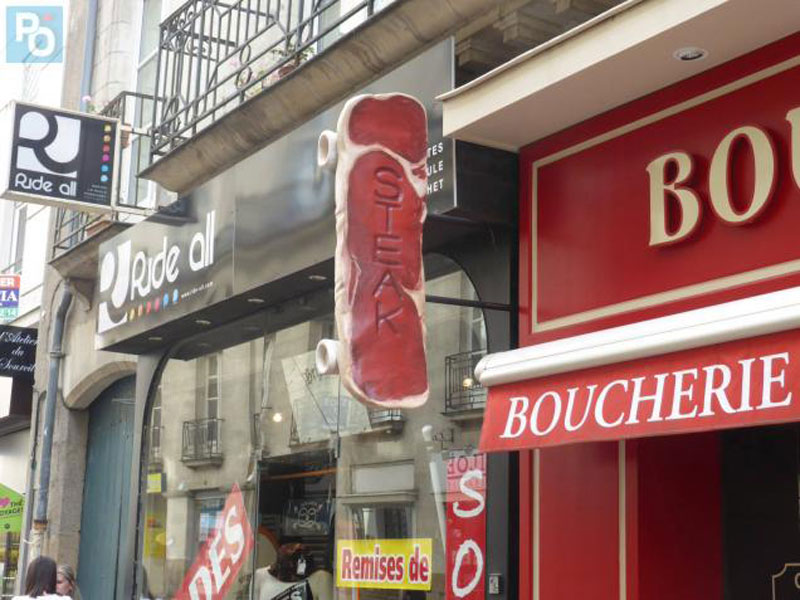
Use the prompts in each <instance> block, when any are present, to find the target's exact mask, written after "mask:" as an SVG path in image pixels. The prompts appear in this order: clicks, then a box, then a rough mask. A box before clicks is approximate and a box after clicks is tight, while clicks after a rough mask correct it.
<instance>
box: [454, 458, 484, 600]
mask: <svg viewBox="0 0 800 600" xmlns="http://www.w3.org/2000/svg"><path fill="white" fill-rule="evenodd" d="M446 552H447V557H446V572H445V573H446V586H447V587H446V590H447V593H446V599H447V600H478V599H480V598H483V597H484V574H485V565H486V560H485V558H486V455H485V454H475V455H472V456H458V457H455V458H451V459H450V460H448V461H447V544H446Z"/></svg>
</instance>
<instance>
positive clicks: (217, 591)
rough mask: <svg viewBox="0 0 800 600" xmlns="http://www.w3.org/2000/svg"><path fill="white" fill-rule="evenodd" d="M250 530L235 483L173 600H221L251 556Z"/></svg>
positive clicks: (251, 537)
mask: <svg viewBox="0 0 800 600" xmlns="http://www.w3.org/2000/svg"><path fill="white" fill-rule="evenodd" d="M252 549H253V530H252V528H251V527H250V522H249V521H248V520H247V511H246V510H245V507H244V499H243V497H242V492H241V490H240V489H239V486H238V485H236V484H234V485H233V489H232V490H231V493H230V494H229V495H228V498H227V500H226V501H225V506H224V507H223V509H222V512H220V514H219V516H218V517H217V524H216V527H214V529H213V530H212V531H211V533H209V535H208V538H206V541H205V543H204V544H203V547H202V548H201V549H200V552H199V553H198V554H197V558H196V559H195V561H194V564H192V567H191V568H190V569H189V571H188V572H187V573H186V577H184V579H183V584H182V585H181V588H180V590H179V591H178V593H177V594H176V595H175V599H176V600H222V598H224V597H225V594H226V593H227V592H228V590H229V589H230V587H231V585H233V582H234V581H236V575H237V573H239V571H240V570H241V568H242V567H243V566H244V564H245V563H246V562H247V560H248V559H249V557H250V551H251V550H252Z"/></svg>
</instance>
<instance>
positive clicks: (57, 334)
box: [32, 281, 72, 558]
mask: <svg viewBox="0 0 800 600" xmlns="http://www.w3.org/2000/svg"><path fill="white" fill-rule="evenodd" d="M71 303H72V288H71V287H70V285H69V281H66V282H65V285H64V291H63V293H62V294H61V303H60V304H59V305H58V310H57V311H56V314H55V319H54V320H53V323H52V328H53V334H52V337H51V338H50V365H49V367H50V370H49V373H48V377H47V395H46V396H45V404H44V428H43V430H42V458H41V464H40V467H39V490H38V493H37V495H36V509H35V511H34V515H33V530H34V531H33V552H32V554H34V555H39V554H41V549H42V542H43V541H44V535H45V533H46V532H47V506H48V502H49V500H50V465H51V456H52V453H53V425H54V424H55V420H56V396H58V379H59V375H60V373H61V359H62V358H63V357H64V353H63V352H62V351H61V342H62V340H63V338H64V321H65V320H66V317H67V310H69V306H70V304H71ZM32 558H33V557H32Z"/></svg>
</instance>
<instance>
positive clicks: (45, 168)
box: [0, 102, 119, 212]
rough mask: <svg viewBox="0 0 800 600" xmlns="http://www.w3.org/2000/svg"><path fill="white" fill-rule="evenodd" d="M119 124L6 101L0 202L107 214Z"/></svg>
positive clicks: (0, 125)
mask: <svg viewBox="0 0 800 600" xmlns="http://www.w3.org/2000/svg"><path fill="white" fill-rule="evenodd" d="M118 127H119V121H117V120H116V119H109V118H106V117H102V116H100V115H89V114H85V113H79V112H73V111H66V110H62V109H53V108H47V107H44V106H37V105H34V104H26V103H23V102H11V103H9V104H8V105H7V106H6V107H5V108H3V109H2V110H1V111H0V198H5V199H6V200H14V201H17V202H29V203H32V204H45V205H50V206H64V207H68V208H72V209H75V210H82V211H87V212H107V211H110V210H111V208H112V205H113V204H114V203H115V195H116V192H117V190H116V178H115V177H114V173H115V171H116V168H117V157H118V155H119V136H118Z"/></svg>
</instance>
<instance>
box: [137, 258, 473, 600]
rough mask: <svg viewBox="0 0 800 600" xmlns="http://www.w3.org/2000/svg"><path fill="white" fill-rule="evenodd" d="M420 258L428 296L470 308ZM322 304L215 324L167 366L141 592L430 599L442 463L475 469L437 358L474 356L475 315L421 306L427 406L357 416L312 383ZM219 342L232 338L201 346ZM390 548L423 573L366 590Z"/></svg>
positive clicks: (438, 586) (440, 269)
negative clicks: (219, 327) (209, 590)
mask: <svg viewBox="0 0 800 600" xmlns="http://www.w3.org/2000/svg"><path fill="white" fill-rule="evenodd" d="M429 262H430V264H426V270H427V271H428V277H429V279H428V283H427V287H428V290H427V291H428V293H429V294H431V295H436V296H447V297H449V298H464V299H469V300H473V299H475V298H476V296H475V292H474V290H473V289H472V286H471V284H470V282H469V280H468V278H467V277H466V276H465V275H464V273H463V272H462V271H461V270H460V269H458V268H457V267H456V265H455V264H454V263H452V262H450V261H447V260H445V259H442V258H439V259H437V260H432V261H429ZM332 310H333V307H332V305H331V300H330V294H327V293H326V294H323V295H320V296H319V297H317V296H309V297H308V298H307V299H306V301H304V302H302V303H297V302H295V303H292V304H287V305H286V306H285V307H272V308H270V309H267V310H266V311H265V313H264V315H262V317H261V320H260V321H259V322H258V323H259V325H258V326H257V327H254V326H253V325H252V322H247V323H242V324H238V325H237V324H234V325H232V326H229V327H228V328H227V329H226V331H224V332H220V334H219V335H216V334H215V335H213V338H209V340H208V341H203V342H198V343H196V344H195V345H194V346H188V345H187V347H186V348H184V349H182V350H179V352H178V355H177V356H176V358H174V359H172V360H171V361H170V362H169V363H168V365H167V366H166V368H165V370H164V373H163V376H162V379H161V382H160V387H159V394H158V403H157V404H156V405H155V407H154V408H153V409H152V410H151V412H150V416H149V418H150V422H149V424H148V427H158V428H159V434H158V443H159V447H160V452H159V462H158V463H157V464H156V463H152V464H150V465H148V466H149V468H148V477H149V479H148V486H147V489H146V490H144V491H143V495H144V498H143V506H144V509H143V515H142V519H143V523H144V528H143V529H144V532H143V543H142V544H141V545H142V552H141V563H140V565H141V569H140V572H139V582H140V590H141V592H142V593H143V595H144V596H145V597H151V598H173V597H175V596H179V597H184V596H185V597H190V592H191V590H192V589H194V591H196V592H197V591H200V590H201V589H202V587H203V586H206V585H210V586H213V589H214V590H215V592H216V591H217V590H218V589H221V590H222V591H223V592H224V594H223V596H224V597H225V598H231V599H233V598H248V599H256V600H277V599H283V598H287V599H288V598H292V600H298V599H302V598H314V599H315V600H332V599H334V598H336V599H342V600H344V599H345V598H347V599H354V598H360V599H362V600H367V599H374V600H395V599H396V600H408V599H412V598H413V599H418V598H437V599H439V598H444V597H445V571H446V566H445V560H446V559H445V547H446V543H447V538H448V525H447V505H448V502H451V501H452V498H453V497H455V496H453V495H452V492H453V486H452V485H451V482H450V479H451V477H450V475H451V474H452V468H451V467H452V465H455V464H456V463H455V462H454V461H458V460H459V459H463V460H466V461H467V462H468V463H469V464H472V465H474V464H475V461H476V460H478V459H477V457H476V456H475V455H474V453H475V450H474V449H475V448H476V447H477V444H478V438H479V433H480V425H481V410H480V409H481V407H482V405H481V404H480V403H477V402H473V403H472V404H458V403H455V404H453V403H452V402H450V401H449V400H448V394H451V393H452V392H453V389H451V388H452V387H453V386H452V385H451V384H450V382H451V380H452V381H455V380H456V379H457V380H458V386H457V387H458V390H456V391H458V392H464V391H465V388H464V386H463V385H462V384H463V379H464V377H463V376H462V374H461V372H460V371H459V372H458V373H456V374H455V375H454V374H453V373H451V372H450V371H451V370H452V369H453V368H454V367H453V365H452V360H451V359H452V357H454V356H461V355H463V354H464V353H468V355H469V357H472V356H473V355H478V356H482V353H484V352H485V340H486V330H485V324H484V321H483V315H482V312H481V311H479V310H476V309H475V308H474V307H471V306H469V307H468V306H455V305H451V304H441V303H440V304H436V303H428V305H427V309H426V325H427V332H428V335H427V359H428V377H429V384H430V391H431V393H430V399H429V400H428V403H427V404H426V405H425V406H423V407H420V408H418V409H414V410H408V411H405V410H391V409H381V408H373V407H367V406H364V405H362V404H360V403H358V402H356V401H355V400H353V399H352V398H351V397H350V396H349V394H348V393H347V392H346V390H345V389H344V388H343V387H342V386H341V384H340V381H339V378H338V377H337V376H324V377H323V376H320V375H318V374H317V371H316V368H315V349H316V346H317V343H318V342H319V340H320V339H323V338H325V337H331V335H332V332H334V331H335V327H334V319H333V315H332ZM247 338H250V339H247ZM226 339H239V340H242V339H247V341H244V342H240V343H238V344H235V345H232V346H228V347H225V348H224V349H219V348H214V347H213V345H214V343H216V342H218V343H220V344H222V343H224V340H226ZM387 360H391V357H387ZM470 360H472V359H471V358H470ZM470 364H471V363H470ZM458 368H462V366H459V367H458ZM466 371H469V366H467V367H466ZM466 371H465V372H466ZM454 378H455V379H454ZM469 385H470V386H472V387H474V388H475V389H476V390H477V389H478V387H479V386H476V384H474V382H469ZM475 397H476V398H477V397H478V396H475ZM223 400H224V401H223ZM223 407H224V415H223V412H222V408H223ZM212 423H213V425H212ZM150 439H151V440H152V439H154V438H153V437H152V436H151V438H150ZM148 455H149V456H151V457H152V456H153V454H152V453H149V454H148ZM465 464H466V463H465ZM481 464H483V465H484V480H483V481H485V462H483V463H481ZM481 485H482V483H481ZM473 487H474V488H475V489H482V490H484V491H485V488H481V487H480V486H479V485H477V484H476V485H473ZM460 501H461V502H462V503H463V502H465V501H469V498H464V497H463V496H462V497H461V500H460ZM465 506H466V505H465ZM451 533H452V531H451ZM415 553H416V554H415ZM390 554H391V555H403V556H404V557H405V560H406V561H410V560H411V559H412V558H414V557H415V556H416V559H415V560H417V562H419V563H424V569H423V575H418V580H417V581H416V583H415V584H414V585H410V584H409V581H408V580H407V579H408V578H407V577H405V578H402V577H401V578H398V577H395V580H394V581H388V579H387V581H384V582H381V581H378V580H379V579H380V578H381V577H384V578H387V577H388V575H387V572H386V571H387V569H386V568H385V564H384V567H380V566H378V567H376V568H377V571H375V572H374V573H370V572H368V567H367V565H368V564H369V562H370V560H373V561H374V560H375V558H374V557H376V556H377V557H378V559H380V556H384V555H390ZM220 556H222V558H221V559H220ZM370 557H373V558H370ZM214 560H217V561H218V562H219V561H220V560H221V561H222V563H220V565H221V567H220V568H217V567H215V566H214V564H215V563H214ZM345 562H346V563H347V564H346V565H345ZM384 562H385V561H384ZM466 562H469V559H467V561H466ZM355 565H358V567H355ZM218 566H219V565H218ZM398 566H399V563H398V564H397V565H395V566H394V567H393V569H394V575H395V576H397V575H398V573H400V570H399V569H398ZM345 567H346V568H347V571H346V572H345V570H344V568H345ZM404 570H405V571H407V570H408V569H407V568H405V569H404ZM418 570H419V569H418ZM221 574H225V575H224V576H222V575H221ZM345 575H346V576H345ZM337 579H338V581H337ZM191 586H194V588H192V587H191ZM200 597H205V596H203V595H202V593H201V594H200Z"/></svg>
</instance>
